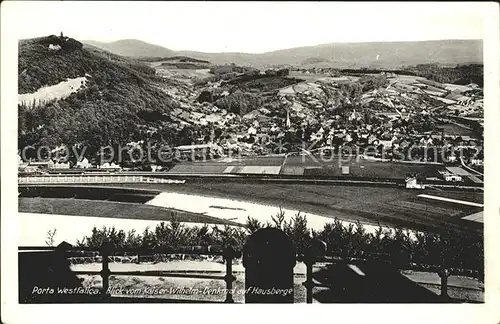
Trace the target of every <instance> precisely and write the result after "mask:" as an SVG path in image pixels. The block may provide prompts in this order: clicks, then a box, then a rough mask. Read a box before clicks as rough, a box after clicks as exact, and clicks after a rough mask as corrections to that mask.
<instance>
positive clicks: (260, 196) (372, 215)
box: [123, 179, 482, 232]
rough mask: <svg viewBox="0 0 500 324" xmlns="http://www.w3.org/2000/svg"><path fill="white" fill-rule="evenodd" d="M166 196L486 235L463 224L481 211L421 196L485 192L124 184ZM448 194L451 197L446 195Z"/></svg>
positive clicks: (476, 196)
mask: <svg viewBox="0 0 500 324" xmlns="http://www.w3.org/2000/svg"><path fill="white" fill-rule="evenodd" d="M123 186H133V187H136V188H149V189H153V188H154V189H157V190H162V191H171V192H179V193H184V194H196V195H202V196H209V197H220V198H228V199H234V200H243V201H249V202H256V203H261V204H267V205H278V206H282V207H284V208H290V209H296V210H300V211H303V212H309V213H314V214H319V215H324V216H327V217H332V218H333V217H338V218H340V219H344V220H351V221H352V220H360V221H362V222H363V223H367V224H377V223H378V222H380V223H381V224H384V225H393V226H394V225H396V226H402V227H409V228H413V229H417V230H424V231H439V230H443V229H456V230H459V231H473V232H482V226H480V225H479V224H475V223H473V222H469V221H466V220H462V219H460V218H461V217H463V216H466V215H469V214H472V213H474V212H477V211H479V210H481V208H478V207H470V206H465V205H458V204H451V203H447V202H442V201H437V200H428V199H423V198H419V197H417V195H418V194H421V193H427V194H431V195H440V196H443V197H450V198H455V199H462V200H467V201H477V202H481V201H482V193H476V192H459V191H456V192H453V193H450V192H444V191H436V190H432V189H429V190H424V191H412V190H406V189H403V188H389V187H366V186H363V187H361V186H333V185H310V184H302V185H300V184H293V185H292V184H258V183H231V184H230V185H228V183H224V182H218V181H208V180H205V179H200V180H198V181H196V182H195V181H191V182H186V183H185V184H183V185H182V186H178V185H169V184H133V185H123ZM448 194H449V196H448Z"/></svg>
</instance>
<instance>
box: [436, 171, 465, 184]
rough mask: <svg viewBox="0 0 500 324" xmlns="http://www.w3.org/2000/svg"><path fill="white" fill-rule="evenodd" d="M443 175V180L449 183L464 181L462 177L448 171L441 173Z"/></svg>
mask: <svg viewBox="0 0 500 324" xmlns="http://www.w3.org/2000/svg"><path fill="white" fill-rule="evenodd" d="M439 173H440V174H441V177H442V178H443V180H444V181H448V182H461V181H463V179H462V176H459V175H458V174H454V173H451V172H448V171H439Z"/></svg>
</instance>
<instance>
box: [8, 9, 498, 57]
mask: <svg viewBox="0 0 500 324" xmlns="http://www.w3.org/2000/svg"><path fill="white" fill-rule="evenodd" d="M483 4H484V3H483ZM490 8H491V7H490ZM2 10H11V11H12V12H11V13H10V14H12V15H15V16H16V26H15V27H14V28H12V30H13V32H15V33H16V34H17V35H18V37H19V38H32V37H39V36H45V35H50V34H59V33H60V32H61V31H63V32H64V34H65V35H66V36H69V37H72V38H75V39H77V40H97V41H103V42H109V41H115V40H119V39H139V40H142V41H145V42H148V43H153V44H157V45H161V46H164V47H166V48H169V49H173V50H196V51H203V52H248V53H262V52H266V51H272V50H277V49H284V48H292V47H299V46H313V45H318V44H324V43H333V42H373V41H416V40H435V39H482V38H483V36H484V35H483V17H484V16H483V15H484V14H485V7H484V6H483V5H482V4H481V3H461V2H460V3H415V2H413V3H409V4H408V3H406V4H405V3H403V2H399V3H382V2H378V3H360V2H356V3H345V2H343V3H338V2H288V3H284V2H281V3H280V2H271V3H266V2H227V3H225V2H159V1H158V2H134V1H129V2H102V1H98V2H87V1H69V2H68V1H36V2H31V1H11V2H10V1H6V2H3V4H2Z"/></svg>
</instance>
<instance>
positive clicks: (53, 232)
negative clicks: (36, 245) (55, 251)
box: [45, 228, 57, 246]
mask: <svg viewBox="0 0 500 324" xmlns="http://www.w3.org/2000/svg"><path fill="white" fill-rule="evenodd" d="M56 231H57V229H56V228H54V229H53V230H48V232H47V239H46V240H45V244H47V246H54V242H55V240H54V237H55V236H56Z"/></svg>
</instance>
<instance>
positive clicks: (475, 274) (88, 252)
mask: <svg viewBox="0 0 500 324" xmlns="http://www.w3.org/2000/svg"><path fill="white" fill-rule="evenodd" d="M19 251H20V252H51V251H60V252H64V257H65V258H66V259H67V260H69V261H74V260H76V259H79V260H83V261H89V262H102V269H101V270H100V271H74V270H72V273H73V274H74V275H100V276H101V277H102V289H101V295H102V297H104V298H105V299H104V300H109V298H110V297H111V294H109V293H108V290H109V288H110V285H109V279H110V276H151V277H171V278H191V279H209V280H214V279H215V280H223V281H225V284H226V290H225V292H226V297H225V300H224V302H225V303H234V300H233V296H232V288H233V282H234V281H235V280H236V277H235V275H234V274H235V273H234V272H233V268H232V265H233V260H235V259H237V258H240V257H241V255H242V253H241V252H240V251H235V250H234V249H232V248H224V247H222V246H187V247H176V248H161V249H146V248H113V247H110V246H108V245H105V246H103V247H102V248H101V249H96V248H74V247H71V248H67V249H64V248H63V247H46V246H44V247H37V246H23V247H19ZM118 254H120V255H118ZM179 254H183V255H197V256H209V255H210V256H222V257H223V259H224V263H225V267H226V268H225V275H223V276H217V275H211V274H210V273H221V271H213V270H196V271H194V270H193V271H191V270H173V271H172V270H170V271H161V270H152V271H111V270H110V267H109V263H110V261H115V262H116V261H118V262H124V260H126V261H127V262H134V261H135V262H136V263H140V262H147V261H152V260H154V259H155V257H158V256H164V255H179ZM141 258H142V261H141ZM374 260H376V261H378V262H382V263H385V264H388V265H391V266H392V267H393V268H397V269H399V270H410V271H423V272H430V273H437V274H438V275H439V277H440V278H441V283H440V284H435V283H419V282H416V283H417V284H424V285H428V286H434V287H436V286H438V287H439V288H440V293H441V294H440V297H441V300H442V301H444V302H446V301H449V300H450V297H449V295H448V288H459V289H464V288H463V287H458V286H450V285H448V277H449V276H451V275H460V276H467V277H472V278H476V279H478V280H479V281H483V276H484V272H483V271H480V270H473V269H460V268H453V267H444V266H438V265H424V264H415V263H409V264H401V265H397V264H396V263H395V262H394V260H393V259H392V258H391V257H390V256H389V255H387V254H364V255H363V256H362V257H359V258H353V257H345V256H325V255H315V254H314V253H312V252H309V253H307V254H305V255H297V261H303V262H304V264H305V265H306V280H305V281H304V282H303V283H302V285H303V286H304V287H305V288H306V303H312V302H313V289H314V288H331V286H329V285H327V284H323V283H319V282H315V281H314V280H313V267H314V266H315V265H317V264H322V265H325V264H336V263H338V262H348V263H356V262H364V261H374ZM200 272H202V273H201V274H200ZM465 289H468V290H471V288H465ZM472 290H478V291H482V292H484V289H480V288H478V289H472Z"/></svg>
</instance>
